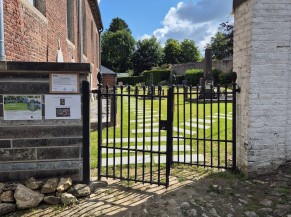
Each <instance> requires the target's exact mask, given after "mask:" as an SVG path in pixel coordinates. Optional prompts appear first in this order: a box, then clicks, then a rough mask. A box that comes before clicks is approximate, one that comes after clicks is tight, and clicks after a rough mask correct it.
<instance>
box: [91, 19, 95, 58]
mask: <svg viewBox="0 0 291 217" xmlns="http://www.w3.org/2000/svg"><path fill="white" fill-rule="evenodd" d="M93 32H94V31H93V21H91V62H92V63H94V48H95V46H94V45H95V44H94V34H93Z"/></svg>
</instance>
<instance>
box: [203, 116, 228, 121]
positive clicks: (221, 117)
mask: <svg viewBox="0 0 291 217" xmlns="http://www.w3.org/2000/svg"><path fill="white" fill-rule="evenodd" d="M207 117H209V118H210V116H207ZM212 118H218V116H216V115H212ZM219 118H220V119H225V117H223V116H219ZM226 119H227V120H230V121H231V120H232V117H226Z"/></svg>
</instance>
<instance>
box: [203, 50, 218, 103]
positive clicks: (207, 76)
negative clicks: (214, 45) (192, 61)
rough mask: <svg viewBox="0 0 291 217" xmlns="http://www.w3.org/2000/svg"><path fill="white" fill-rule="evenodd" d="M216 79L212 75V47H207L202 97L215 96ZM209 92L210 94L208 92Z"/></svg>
mask: <svg viewBox="0 0 291 217" xmlns="http://www.w3.org/2000/svg"><path fill="white" fill-rule="evenodd" d="M213 85H214V79H213V77H212V49H211V48H206V49H205V61H204V73H203V78H201V79H200V86H201V91H200V96H199V98H200V99H204V98H205V99H210V98H215V97H216V96H215V94H213V93H214V88H213ZM208 93H209V94H208Z"/></svg>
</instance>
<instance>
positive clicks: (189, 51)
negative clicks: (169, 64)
mask: <svg viewBox="0 0 291 217" xmlns="http://www.w3.org/2000/svg"><path fill="white" fill-rule="evenodd" d="M181 51H182V52H181V59H180V62H181V63H189V62H197V61H199V60H200V52H199V50H198V47H197V46H196V44H195V42H194V41H193V40H190V39H184V41H182V42H181Z"/></svg>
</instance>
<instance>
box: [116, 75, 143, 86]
mask: <svg viewBox="0 0 291 217" xmlns="http://www.w3.org/2000/svg"><path fill="white" fill-rule="evenodd" d="M118 82H122V83H123V84H127V85H136V84H137V83H141V82H144V80H143V76H128V77H120V78H117V83H118Z"/></svg>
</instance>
